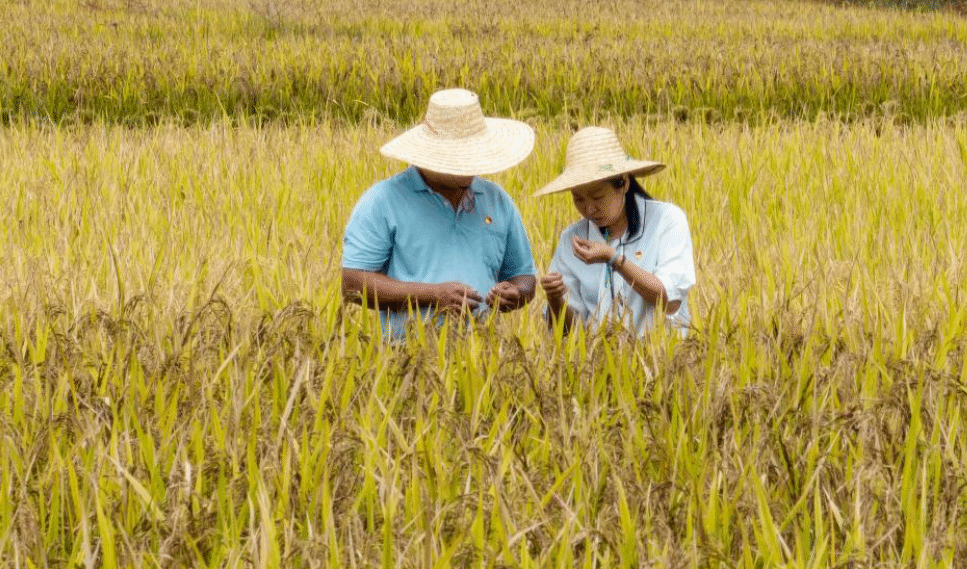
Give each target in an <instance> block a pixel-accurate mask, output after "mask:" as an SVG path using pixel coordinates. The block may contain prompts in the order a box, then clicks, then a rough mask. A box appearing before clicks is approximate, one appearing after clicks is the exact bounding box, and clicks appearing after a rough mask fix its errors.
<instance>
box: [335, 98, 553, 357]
mask: <svg viewBox="0 0 967 569" xmlns="http://www.w3.org/2000/svg"><path fill="white" fill-rule="evenodd" d="M533 147H534V131H533V130H532V129H531V127H529V126H528V125H526V124H524V123H521V122H518V121H514V120H509V119H500V118H490V117H485V116H484V114H483V111H482V110H481V107H480V101H479V99H478V98H477V95H476V94H474V93H472V92H470V91H467V90H464V89H447V90H444V91H438V92H436V93H434V94H433V95H432V96H431V97H430V102H429V105H428V107H427V111H426V115H425V117H424V119H423V121H422V122H421V123H420V124H418V125H416V126H414V127H413V128H411V129H409V130H407V131H406V132H404V133H403V134H401V135H399V136H397V137H396V138H394V139H393V140H391V141H390V142H388V143H387V144H385V145H384V146H383V147H382V148H381V149H380V151H381V152H382V153H383V155H384V156H387V157H390V158H394V159H397V160H401V161H403V162H406V163H408V164H410V167H409V168H407V169H406V170H404V171H403V172H400V173H399V174H397V175H395V176H392V177H390V178H387V179H386V180H382V181H381V182H378V183H376V184H375V185H373V186H372V187H370V188H369V189H368V190H367V191H366V192H365V193H364V194H363V195H362V196H361V197H360V198H359V202H357V204H356V207H355V208H354V209H353V213H352V215H351V216H350V219H349V224H348V225H347V226H346V233H345V236H344V238H343V258H342V291H343V295H344V297H345V298H346V299H347V300H349V301H352V302H366V304H367V305H368V306H370V307H376V308H378V309H379V310H380V320H381V324H382V330H383V332H384V335H386V336H388V337H390V338H394V339H399V338H402V336H403V334H404V330H403V329H404V327H405V324H406V323H407V322H408V321H409V319H410V318H411V317H414V316H416V317H419V316H427V315H429V316H433V315H434V314H435V312H436V311H437V310H438V309H439V310H445V311H456V312H462V313H470V312H472V313H474V314H477V315H479V314H481V313H482V312H485V311H488V310H490V309H495V310H500V311H508V310H514V309H517V308H520V307H522V306H524V305H525V304H526V303H527V302H528V301H529V300H530V299H531V298H533V296H534V290H535V288H536V284H535V280H536V279H535V273H536V270H535V268H534V261H533V258H532V257H531V250H530V244H529V243H528V241H527V234H526V232H525V231H524V226H523V223H522V222H521V218H520V214H519V213H518V212H517V208H516V207H515V206H514V202H513V201H512V200H511V198H510V196H509V195H507V192H505V191H504V190H503V188H501V187H500V186H498V185H497V184H495V183H493V182H491V181H488V180H485V179H483V178H481V177H479V176H481V175H484V174H493V173H495V172H500V171H502V170H506V169H507V168H510V167H512V166H514V165H516V164H517V163H519V162H520V161H522V160H523V159H524V158H526V157H527V155H528V154H530V152H531V149H532V148H533ZM437 321H438V322H439V319H437Z"/></svg>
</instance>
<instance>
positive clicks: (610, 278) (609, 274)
mask: <svg viewBox="0 0 967 569" xmlns="http://www.w3.org/2000/svg"><path fill="white" fill-rule="evenodd" d="M608 241H609V239H608V228H607V227H606V228H605V229H604V242H605V243H607V242H608ZM618 247H621V255H622V256H623V255H624V254H625V243H622V242H621V239H618ZM605 266H606V268H605V271H606V272H605V273H604V280H605V282H607V283H608V289H609V290H610V291H611V303H612V304H614V267H612V266H611V263H610V262H608V261H605Z"/></svg>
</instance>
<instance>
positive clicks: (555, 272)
mask: <svg viewBox="0 0 967 569" xmlns="http://www.w3.org/2000/svg"><path fill="white" fill-rule="evenodd" d="M664 167H665V166H664V164H660V163H658V162H650V161H645V160H636V159H633V158H631V157H630V156H628V155H627V154H625V152H624V150H623V149H622V147H621V143H620V142H619V141H618V138H617V136H615V134H614V133H613V132H612V131H610V130H608V129H606V128H600V127H587V128H584V129H581V130H580V131H578V132H576V133H575V134H574V135H573V136H572V137H571V140H570V141H569V142H568V146H567V157H566V163H565V167H564V172H563V173H562V174H561V175H560V176H558V177H557V178H556V179H554V181H552V182H551V183H550V184H548V185H546V186H544V187H543V188H541V189H540V190H539V191H537V192H536V193H535V194H534V195H535V196H543V195H547V194H553V193H556V192H563V191H566V190H570V191H571V197H572V198H573V200H574V206H575V207H576V208H577V210H578V213H580V214H581V216H582V219H581V220H579V221H577V222H575V223H574V224H572V225H571V226H569V227H568V228H567V229H565V230H564V231H563V232H562V233H561V238H560V240H559V241H558V244H557V249H556V250H555V252H554V259H553V260H552V261H551V266H550V270H549V272H548V274H546V275H544V276H542V277H541V279H540V283H541V288H543V289H544V292H545V294H546V295H547V302H548V316H549V319H548V322H549V323H550V324H553V322H555V321H556V320H557V318H559V317H562V316H563V318H564V329H565V331H569V330H570V329H571V328H572V327H573V326H574V324H575V320H576V319H578V318H580V319H581V321H583V322H584V323H585V324H586V325H588V326H589V327H591V328H592V329H596V328H597V327H598V326H600V325H602V324H604V323H605V322H607V321H608V320H619V321H621V322H623V324H624V325H625V326H627V327H629V328H631V329H633V330H635V331H636V332H637V334H638V335H639V336H641V335H643V334H645V333H646V332H647V331H648V330H649V329H651V328H652V327H653V326H654V323H655V317H656V316H655V315H656V314H658V315H663V316H664V318H665V319H666V322H667V323H668V324H669V325H671V326H675V327H678V328H679V329H680V330H681V333H682V334H685V332H686V330H687V327H688V324H689V321H690V316H689V312H688V291H689V290H690V289H691V288H692V286H693V285H694V284H695V266H694V263H693V261H692V238H691V235H690V233H689V230H688V221H687V220H686V218H685V213H684V212H682V210H681V209H679V208H678V207H677V206H675V205H672V204H670V203H664V202H660V201H656V200H653V199H651V197H650V196H649V195H648V194H647V193H645V191H644V190H643V189H642V187H641V185H640V184H639V183H638V181H637V180H636V179H635V176H641V177H644V176H648V175H651V174H654V173H656V172H659V171H660V170H662V169H663V168H664Z"/></svg>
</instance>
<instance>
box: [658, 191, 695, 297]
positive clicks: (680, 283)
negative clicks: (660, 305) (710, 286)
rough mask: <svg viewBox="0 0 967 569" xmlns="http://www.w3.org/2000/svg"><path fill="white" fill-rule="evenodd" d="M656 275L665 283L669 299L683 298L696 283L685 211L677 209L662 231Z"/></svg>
mask: <svg viewBox="0 0 967 569" xmlns="http://www.w3.org/2000/svg"><path fill="white" fill-rule="evenodd" d="M655 276H656V277H658V279H659V280H660V281H661V283H662V285H664V287H665V292H666V294H668V300H669V301H673V300H684V299H685V297H686V296H687V295H688V291H689V290H690V289H691V288H692V287H693V286H694V285H695V264H694V261H693V260H692V236H691V233H690V232H689V230H688V221H687V220H686V219H685V214H684V213H683V212H681V211H680V210H676V215H675V216H674V217H673V219H672V221H671V223H669V225H668V227H667V228H666V229H665V231H664V232H663V233H662V236H661V239H660V244H659V246H658V263H657V265H656V267H655Z"/></svg>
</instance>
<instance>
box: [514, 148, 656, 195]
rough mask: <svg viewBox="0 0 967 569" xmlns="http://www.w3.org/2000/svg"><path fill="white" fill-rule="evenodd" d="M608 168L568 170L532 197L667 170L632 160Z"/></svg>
mask: <svg viewBox="0 0 967 569" xmlns="http://www.w3.org/2000/svg"><path fill="white" fill-rule="evenodd" d="M608 166H609V167H608V168H603V167H601V166H595V165H589V166H584V167H577V168H568V169H567V170H565V171H564V173H563V174H561V175H560V176H558V177H557V178H554V180H552V181H551V183H549V184H547V185H546V186H544V187H543V188H541V189H539V190H537V191H536V192H534V193H533V194H531V195H532V196H533V197H539V196H546V195H548V194H556V193H558V192H563V191H566V190H573V189H576V188H580V187H582V186H587V185H590V184H593V183H595V182H601V181H604V180H607V179H608V178H614V177H615V176H620V175H622V174H630V175H632V176H635V177H644V176H650V175H652V174H657V173H658V172H661V171H662V170H664V169H665V165H664V164H662V163H661V162H650V161H647V160H632V159H630V158H629V159H628V160H626V161H624V162H622V163H620V164H613V165H612V164H609V165H608Z"/></svg>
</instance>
